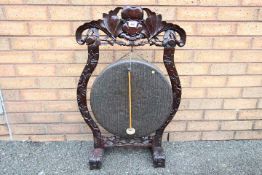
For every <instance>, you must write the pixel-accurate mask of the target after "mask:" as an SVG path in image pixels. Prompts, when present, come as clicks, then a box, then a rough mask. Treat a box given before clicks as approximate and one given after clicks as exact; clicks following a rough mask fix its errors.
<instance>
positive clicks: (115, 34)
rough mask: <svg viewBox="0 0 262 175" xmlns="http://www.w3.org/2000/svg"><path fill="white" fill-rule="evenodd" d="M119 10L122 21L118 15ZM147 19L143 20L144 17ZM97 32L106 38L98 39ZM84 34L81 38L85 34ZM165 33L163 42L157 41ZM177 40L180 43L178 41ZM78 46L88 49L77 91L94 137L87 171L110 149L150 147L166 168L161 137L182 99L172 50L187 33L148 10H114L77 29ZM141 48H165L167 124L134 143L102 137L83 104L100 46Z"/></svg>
mask: <svg viewBox="0 0 262 175" xmlns="http://www.w3.org/2000/svg"><path fill="white" fill-rule="evenodd" d="M120 10H121V18H120V17H118V13H119V12H120ZM144 15H146V17H144ZM98 30H101V31H103V32H104V33H105V34H106V36H105V37H101V36H99V32H98ZM85 31H87V34H86V35H84V32H85ZM162 32H163V33H164V36H163V40H160V39H159V38H158V37H159V36H160V35H159V34H160V33H162ZM177 37H179V39H177ZM76 41H77V43H78V44H81V45H83V44H87V45H88V59H87V63H86V65H85V67H84V69H83V72H82V74H81V76H80V79H79V82H78V87H77V102H78V106H79V110H80V112H81V114H82V116H83V118H84V120H85V122H86V123H87V124H88V126H89V127H90V128H91V130H92V133H93V137H94V148H95V149H94V150H93V152H92V153H91V157H90V160H89V164H90V169H99V168H100V167H101V159H102V155H103V150H104V148H106V147H113V146H138V147H149V148H152V151H153V163H154V166H155V167H164V166H165V155H164V152H163V148H162V145H161V144H162V135H163V132H164V129H165V128H166V126H167V125H168V124H169V122H170V121H171V120H172V119H173V117H174V115H175V113H176V112H177V110H178V107H179V104H180V99H181V85H180V80H179V76H178V73H177V70H176V68H175V63H174V51H175V46H176V45H178V46H179V47H183V46H184V45H185V42H186V33H185V31H184V30H183V29H182V28H180V27H179V26H178V25H175V24H172V23H167V22H165V21H162V16H161V15H157V14H156V13H155V12H152V11H151V10H149V9H148V8H141V7H131V6H127V7H124V8H122V7H117V8H115V9H114V10H111V11H109V13H108V14H105V13H104V14H103V19H100V20H97V21H91V22H88V23H85V24H83V25H81V26H79V27H78V29H77V31H76ZM101 44H110V45H114V44H117V45H121V46H132V47H133V46H143V45H145V44H150V45H155V46H160V47H164V54H163V62H164V65H165V67H166V70H167V72H168V75H169V78H170V81H171V86H172V92H173V108H172V111H171V112H170V115H169V117H168V119H167V120H166V122H165V123H164V124H163V125H162V126H161V127H160V128H159V129H157V130H156V132H155V135H153V136H146V137H140V138H134V139H127V138H119V137H118V136H111V137H105V136H102V134H101V131H100V129H99V127H98V126H97V124H96V123H95V121H94V119H93V118H92V117H91V115H90V113H89V109H88V107H87V101H86V93H87V84H88V81H89V79H90V77H91V75H92V73H93V71H94V70H95V68H96V66H97V64H98V60H99V45H101Z"/></svg>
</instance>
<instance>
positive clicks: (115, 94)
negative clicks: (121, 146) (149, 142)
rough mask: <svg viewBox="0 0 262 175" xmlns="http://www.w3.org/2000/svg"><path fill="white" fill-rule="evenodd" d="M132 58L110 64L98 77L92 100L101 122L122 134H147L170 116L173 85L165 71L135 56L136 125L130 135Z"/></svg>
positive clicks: (134, 115) (98, 119) (133, 78)
mask: <svg viewBox="0 0 262 175" xmlns="http://www.w3.org/2000/svg"><path fill="white" fill-rule="evenodd" d="M129 67H130V60H127V59H125V60H120V61H117V62H116V63H114V64H111V65H109V66H108V67H107V68H106V69H105V70H104V71H103V72H102V73H101V74H100V75H99V76H98V77H97V78H96V80H95V82H94V84H93V86H92V89H91V94H90V104H91V108H92V111H93V113H94V116H95V118H96V120H97V122H98V123H99V124H100V125H101V126H102V127H104V128H105V129H106V130H107V131H109V132H110V133H113V134H115V135H117V136H120V137H141V136H147V135H149V134H151V133H153V132H154V131H155V130H157V129H159V128H160V127H161V126H162V124H164V122H165V121H166V120H167V118H168V116H169V114H170V111H171V107H172V89H171V86H170V84H169V82H168V81H167V80H166V78H165V77H164V75H163V74H162V73H161V72H160V71H159V70H158V69H157V68H156V67H155V66H154V65H153V64H150V63H148V62H146V61H144V60H138V59H135V60H134V59H132V60H131V68H132V69H131V75H132V76H131V87H132V88H131V89H132V90H131V94H132V127H133V128H134V129H135V134H133V135H131V136H130V135H128V134H127V133H126V129H127V128H129V96H128V68H129Z"/></svg>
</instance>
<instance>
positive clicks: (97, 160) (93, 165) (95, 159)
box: [89, 148, 104, 170]
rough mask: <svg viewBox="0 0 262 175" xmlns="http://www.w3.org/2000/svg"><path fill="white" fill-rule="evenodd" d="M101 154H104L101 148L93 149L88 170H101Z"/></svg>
mask: <svg viewBox="0 0 262 175" xmlns="http://www.w3.org/2000/svg"><path fill="white" fill-rule="evenodd" d="M103 154H104V149H103V148H95V149H93V151H92V152H91V154H90V157H89V168H90V170H93V169H100V168H101V166H102V157H103Z"/></svg>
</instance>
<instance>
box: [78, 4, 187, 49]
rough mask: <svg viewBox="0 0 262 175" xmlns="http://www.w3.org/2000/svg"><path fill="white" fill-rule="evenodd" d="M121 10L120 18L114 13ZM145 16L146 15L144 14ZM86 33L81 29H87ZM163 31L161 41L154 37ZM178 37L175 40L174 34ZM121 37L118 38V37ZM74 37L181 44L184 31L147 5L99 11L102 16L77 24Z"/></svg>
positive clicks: (90, 41) (85, 40)
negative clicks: (101, 33)
mask: <svg viewBox="0 0 262 175" xmlns="http://www.w3.org/2000/svg"><path fill="white" fill-rule="evenodd" d="M120 11H121V18H120V17H119V16H118V14H119V12H120ZM145 16H146V17H145ZM88 29H89V32H88V35H87V36H83V32H84V31H85V30H88ZM96 29H99V30H101V31H103V32H104V33H105V34H106V35H107V36H106V38H99V35H98V32H97V30H96ZM161 32H165V35H164V38H163V40H160V39H159V38H158V35H159V34H160V33H161ZM176 34H178V36H179V39H177V35H176ZM121 39H122V40H121ZM76 40H77V42H78V43H79V44H84V43H86V44H93V43H94V42H95V40H97V41H99V43H100V42H106V43H109V44H111V45H113V44H119V45H124V46H141V45H145V44H150V45H156V46H164V47H174V46H175V45H178V46H179V47H182V46H184V45H185V42H186V33H185V31H184V30H183V29H182V28H180V27H179V26H178V25H175V24H172V23H167V22H165V21H162V16H161V15H157V14H156V13H155V12H152V11H151V10H149V9H147V8H141V7H130V6H127V7H124V8H122V7H117V8H115V9H114V10H111V11H109V13H108V14H105V13H104V14H103V19H100V20H97V21H91V22H89V23H85V24H83V25H82V26H80V27H79V28H78V29H77V31H76Z"/></svg>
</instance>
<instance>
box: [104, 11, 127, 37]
mask: <svg viewBox="0 0 262 175" xmlns="http://www.w3.org/2000/svg"><path fill="white" fill-rule="evenodd" d="M121 9H122V7H118V8H115V9H114V10H111V11H109V13H108V14H106V13H103V20H101V23H100V25H101V27H104V28H105V29H106V30H107V31H108V32H109V33H110V34H111V37H113V38H116V37H117V36H118V35H119V32H120V31H119V29H120V25H119V24H120V22H121V20H120V19H119V18H118V16H117V13H118V12H119V10H121Z"/></svg>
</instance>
